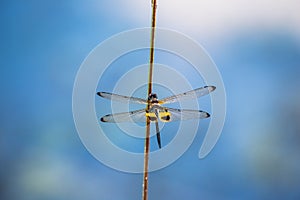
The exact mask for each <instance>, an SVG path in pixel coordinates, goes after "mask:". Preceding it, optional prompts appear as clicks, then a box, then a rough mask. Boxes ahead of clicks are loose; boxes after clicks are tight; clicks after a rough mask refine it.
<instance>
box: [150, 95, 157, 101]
mask: <svg viewBox="0 0 300 200" xmlns="http://www.w3.org/2000/svg"><path fill="white" fill-rule="evenodd" d="M152 99H157V95H156V94H150V95H149V97H148V100H152Z"/></svg>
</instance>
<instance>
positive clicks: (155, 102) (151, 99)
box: [148, 93, 158, 104]
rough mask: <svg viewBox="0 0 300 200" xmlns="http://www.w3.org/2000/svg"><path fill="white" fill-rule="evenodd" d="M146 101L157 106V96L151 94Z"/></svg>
mask: <svg viewBox="0 0 300 200" xmlns="http://www.w3.org/2000/svg"><path fill="white" fill-rule="evenodd" d="M148 101H150V103H151V104H158V99H157V95H156V94H154V93H151V94H150V95H149V97H148Z"/></svg>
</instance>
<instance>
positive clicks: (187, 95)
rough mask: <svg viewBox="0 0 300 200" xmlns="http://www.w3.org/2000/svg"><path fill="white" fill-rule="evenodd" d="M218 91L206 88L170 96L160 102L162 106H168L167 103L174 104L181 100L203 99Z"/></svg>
mask: <svg viewBox="0 0 300 200" xmlns="http://www.w3.org/2000/svg"><path fill="white" fill-rule="evenodd" d="M215 89H216V87H215V86H204V87H201V88H198V89H195V90H191V91H188V92H185V93H182V94H177V95H174V96H170V97H167V98H164V99H161V100H159V102H160V103H161V104H166V103H174V102H178V101H180V100H186V99H191V98H195V96H196V97H201V96H204V95H207V94H209V93H210V92H212V91H214V90H215Z"/></svg>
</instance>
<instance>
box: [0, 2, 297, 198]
mask: <svg viewBox="0 0 300 200" xmlns="http://www.w3.org/2000/svg"><path fill="white" fill-rule="evenodd" d="M299 4H300V2H299V1H298V0H286V1H272V0H260V1H258V0H255V1H245V0H243V1H238V0H229V1H226V2H224V1H221V0H213V1H196V0H185V1H179V0H172V1H171V0H158V14H157V26H160V27H166V28H171V29H174V30H177V31H180V32H182V33H184V34H187V35H189V36H190V37H192V38H193V39H195V40H196V41H197V42H198V43H199V44H201V45H203V46H204V47H205V49H206V50H207V51H208V53H209V54H210V55H211V57H212V59H213V60H214V61H215V63H216V65H217V66H218V68H219V70H220V73H221V74H222V77H223V80H224V84H225V87H226V92H227V117H226V122H225V126H224V130H223V132H222V135H221V137H220V140H219V141H218V143H217V145H216V146H215V148H214V149H213V151H212V152H211V153H210V154H209V156H208V157H206V158H205V159H203V160H199V159H198V157H197V155H198V150H199V146H200V144H201V143H202V140H203V135H201V134H198V135H197V137H196V139H195V141H194V142H193V144H192V146H191V147H190V149H189V150H188V151H187V152H186V153H185V154H184V155H183V156H182V157H181V158H180V159H179V160H177V161H176V162H175V163H173V164H172V165H171V166H169V167H167V168H165V169H162V170H159V171H156V172H153V173H151V174H150V183H149V184H150V185H149V199H190V200H192V199H195V200H198V199H217V200H218V199H300V191H299V188H300V157H299V155H300V124H299V120H300V103H299V102H300V92H299V86H300V79H299V75H300V12H299V10H298V8H299V6H300V5H299ZM0 5H1V6H0V9H1V12H0V16H1V17H0V20H1V32H0V36H1V47H0V48H1V54H0V56H1V61H0V62H1V68H0V71H1V79H0V82H1V84H0V88H1V94H2V95H1V100H0V101H1V102H0V108H1V114H0V117H1V121H0V131H1V134H0V162H1V167H0V198H1V199H11V200H15V199H23V200H27V199H28V200H29V199H30V200H32V199H43V200H47V199H49V200H50V199H51V200H60V199H74V200H80V199H91V200H94V199H95V200H96V199H112V200H114V199H140V198H141V189H142V175H141V174H127V173H122V172H118V171H115V170H112V169H110V168H108V167H106V166H104V165H103V164H101V163H100V162H98V161H97V160H96V159H95V158H93V157H92V156H91V155H90V154H89V152H88V151H87V150H86V149H85V147H84V146H83V144H82V143H81V141H80V139H79V137H78V134H77V131H76V129H75V126H74V122H73V117H72V89H73V82H74V80H75V76H76V73H77V70H78V69H79V67H80V65H81V63H82V62H83V60H84V58H85V57H86V56H87V55H88V53H89V52H90V51H91V50H92V49H93V48H94V47H95V46H96V45H98V44H99V43H100V42H102V41H104V40H105V39H107V38H108V37H110V36H112V35H114V34H117V33H119V32H121V31H125V30H128V29H132V28H140V27H146V26H149V25H150V10H151V8H150V0H128V1H117V0H109V1H108V0H98V1H96V0H85V1H83V0H76V1H70V0H66V1H58V0H52V1H50V0H44V1H34V0H28V1H26V2H25V1H17V0H10V1H7V0H6V1H5V0H4V1H1V3H0ZM205 123H206V124H205ZM205 123H204V126H207V124H208V122H205Z"/></svg>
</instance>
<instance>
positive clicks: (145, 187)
mask: <svg viewBox="0 0 300 200" xmlns="http://www.w3.org/2000/svg"><path fill="white" fill-rule="evenodd" d="M155 25H156V0H152V24H151V43H150V64H149V77H148V96H149V95H150V94H151V93H152V76H153V62H154V36H155ZM150 106H151V105H150V102H149V101H148V104H147V107H146V111H148V110H149V109H150ZM149 152H150V119H149V117H147V120H146V137H145V147H144V177H143V196H142V200H148V165H149Z"/></svg>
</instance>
